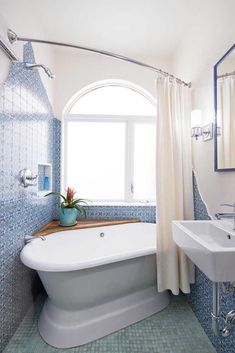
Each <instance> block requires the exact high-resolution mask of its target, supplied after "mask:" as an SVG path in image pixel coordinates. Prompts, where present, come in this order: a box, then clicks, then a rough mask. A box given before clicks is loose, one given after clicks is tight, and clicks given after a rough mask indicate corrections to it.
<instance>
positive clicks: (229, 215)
mask: <svg viewBox="0 0 235 353" xmlns="http://www.w3.org/2000/svg"><path fill="white" fill-rule="evenodd" d="M220 206H227V207H233V212H231V213H216V215H215V217H216V218H217V219H222V218H233V230H235V202H234V203H232V204H229V203H222V204H221V205H220Z"/></svg>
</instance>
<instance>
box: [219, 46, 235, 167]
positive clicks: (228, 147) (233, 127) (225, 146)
mask: <svg viewBox="0 0 235 353" xmlns="http://www.w3.org/2000/svg"><path fill="white" fill-rule="evenodd" d="M214 95H215V134H214V139H215V171H217V172H222V171H223V172H226V171H235V44H234V45H233V46H232V47H231V48H230V49H229V50H228V51H227V52H226V53H225V54H224V55H223V57H222V58H221V59H220V60H219V61H218V62H217V64H216V65H215V66H214Z"/></svg>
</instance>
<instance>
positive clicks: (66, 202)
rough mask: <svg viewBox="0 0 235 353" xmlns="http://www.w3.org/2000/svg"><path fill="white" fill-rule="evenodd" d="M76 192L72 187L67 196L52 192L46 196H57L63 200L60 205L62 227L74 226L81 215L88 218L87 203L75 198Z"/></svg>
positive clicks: (67, 191) (68, 189)
mask: <svg viewBox="0 0 235 353" xmlns="http://www.w3.org/2000/svg"><path fill="white" fill-rule="evenodd" d="M75 194H76V191H75V190H74V189H72V188H70V187H68V188H67V190H66V195H65V196H64V195H62V194H60V193H59V192H50V193H49V194H46V195H45V196H49V195H56V196H60V197H61V198H62V202H61V204H60V211H59V217H60V225H61V226H64V227H70V226H74V225H75V224H76V223H77V216H78V213H80V214H81V215H82V216H84V217H86V209H85V207H84V206H85V205H87V201H86V200H84V199H78V198H75V197H74V195H75Z"/></svg>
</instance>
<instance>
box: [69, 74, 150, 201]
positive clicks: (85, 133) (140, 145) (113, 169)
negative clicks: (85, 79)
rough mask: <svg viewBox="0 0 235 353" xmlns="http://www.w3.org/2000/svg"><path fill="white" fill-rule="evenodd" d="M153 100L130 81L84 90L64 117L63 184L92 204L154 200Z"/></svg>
mask: <svg viewBox="0 0 235 353" xmlns="http://www.w3.org/2000/svg"><path fill="white" fill-rule="evenodd" d="M155 115H156V107H155V101H154V99H153V98H152V97H151V96H150V95H149V94H148V93H147V92H146V91H145V90H143V89H142V88H140V87H138V86H135V85H132V84H130V83H126V82H120V81H118V82H117V81H115V82H111V83H110V82H109V81H108V82H107V81H106V82H105V83H104V82H102V83H98V84H96V85H92V86H89V87H86V88H85V89H84V90H82V91H81V92H79V93H78V95H77V96H76V98H75V99H72V100H71V103H69V105H68V108H67V109H66V112H65V114H64V185H65V186H72V187H74V188H75V189H76V190H78V192H79V196H81V197H82V198H87V199H90V200H92V201H93V202H96V201H97V202H105V201H109V202H117V201H120V202H123V201H126V202H135V201H136V202H151V201H154V200H155Z"/></svg>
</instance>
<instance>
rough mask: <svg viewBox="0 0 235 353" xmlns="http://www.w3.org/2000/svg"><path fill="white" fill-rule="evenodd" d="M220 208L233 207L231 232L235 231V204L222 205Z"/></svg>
mask: <svg viewBox="0 0 235 353" xmlns="http://www.w3.org/2000/svg"><path fill="white" fill-rule="evenodd" d="M220 206H227V207H233V212H234V214H233V230H235V202H234V203H232V204H230V203H222V204H221V205H220Z"/></svg>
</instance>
